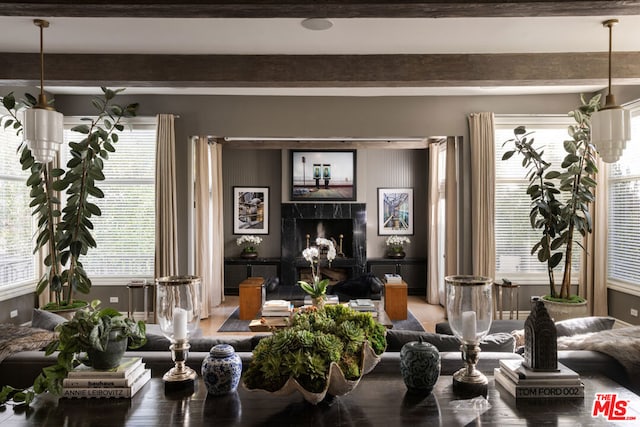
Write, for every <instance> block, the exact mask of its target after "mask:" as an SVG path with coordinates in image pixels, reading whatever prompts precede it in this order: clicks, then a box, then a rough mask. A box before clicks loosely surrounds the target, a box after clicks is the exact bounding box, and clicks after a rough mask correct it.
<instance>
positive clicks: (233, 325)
mask: <svg viewBox="0 0 640 427" xmlns="http://www.w3.org/2000/svg"><path fill="white" fill-rule="evenodd" d="M249 322H250V320H240V319H239V308H236V309H235V310H234V311H233V313H231V315H230V316H229V317H228V318H227V320H225V321H224V323H223V324H222V326H220V329H218V332H251V330H250V329H249ZM392 323H393V329H399V330H402V331H420V332H423V331H424V328H423V327H422V325H421V324H420V322H419V321H418V319H416V317H415V316H414V315H413V313H411V311H409V310H407V319H406V320H393V321H392Z"/></svg>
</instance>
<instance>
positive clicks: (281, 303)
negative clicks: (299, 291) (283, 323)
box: [262, 300, 293, 317]
mask: <svg viewBox="0 0 640 427" xmlns="http://www.w3.org/2000/svg"><path fill="white" fill-rule="evenodd" d="M292 311H293V305H292V304H291V302H289V301H285V300H268V301H265V302H264V304H263V305H262V316H266V317H285V316H289V315H290V314H291V312H292Z"/></svg>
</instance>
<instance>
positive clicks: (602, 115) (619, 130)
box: [591, 107, 631, 163]
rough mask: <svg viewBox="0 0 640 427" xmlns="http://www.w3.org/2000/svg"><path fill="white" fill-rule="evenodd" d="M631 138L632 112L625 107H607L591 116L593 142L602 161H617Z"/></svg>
mask: <svg viewBox="0 0 640 427" xmlns="http://www.w3.org/2000/svg"><path fill="white" fill-rule="evenodd" d="M630 139H631V113H630V112H629V111H628V110H625V109H624V108H621V107H617V108H605V109H602V110H599V111H596V112H595V113H593V115H592V116H591V142H592V143H593V145H595V146H596V149H597V150H598V153H599V154H600V157H601V158H602V161H603V162H605V163H615V162H617V161H618V160H619V159H620V156H622V152H623V151H624V149H625V148H626V147H627V141H629V140H630Z"/></svg>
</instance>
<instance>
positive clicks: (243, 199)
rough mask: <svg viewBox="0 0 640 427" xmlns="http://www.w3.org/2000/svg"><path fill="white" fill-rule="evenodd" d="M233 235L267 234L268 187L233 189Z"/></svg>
mask: <svg viewBox="0 0 640 427" xmlns="http://www.w3.org/2000/svg"><path fill="white" fill-rule="evenodd" d="M233 234H269V187H233Z"/></svg>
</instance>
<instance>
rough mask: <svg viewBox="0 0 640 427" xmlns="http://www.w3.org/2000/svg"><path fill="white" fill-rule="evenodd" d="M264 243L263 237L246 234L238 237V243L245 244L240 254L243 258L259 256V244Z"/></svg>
mask: <svg viewBox="0 0 640 427" xmlns="http://www.w3.org/2000/svg"><path fill="white" fill-rule="evenodd" d="M260 243H262V237H259V236H253V235H250V234H246V235H244V236H240V237H238V238H237V239H236V245H238V246H243V245H244V247H243V248H242V252H240V256H241V257H242V258H256V257H257V256H258V245H260Z"/></svg>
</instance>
